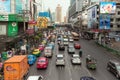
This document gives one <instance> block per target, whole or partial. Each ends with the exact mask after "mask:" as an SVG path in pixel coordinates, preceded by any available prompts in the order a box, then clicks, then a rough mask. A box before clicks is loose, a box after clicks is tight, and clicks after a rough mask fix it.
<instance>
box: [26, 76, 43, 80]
mask: <svg viewBox="0 0 120 80" xmlns="http://www.w3.org/2000/svg"><path fill="white" fill-rule="evenodd" d="M27 80H43V77H42V76H41V75H34V76H29V77H28V79H27Z"/></svg>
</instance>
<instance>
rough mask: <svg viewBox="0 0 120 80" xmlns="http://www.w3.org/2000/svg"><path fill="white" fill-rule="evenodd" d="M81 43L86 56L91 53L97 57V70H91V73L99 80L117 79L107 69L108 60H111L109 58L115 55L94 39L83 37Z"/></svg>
mask: <svg viewBox="0 0 120 80" xmlns="http://www.w3.org/2000/svg"><path fill="white" fill-rule="evenodd" d="M79 43H80V44H81V46H82V50H83V54H84V57H86V56H87V55H91V56H93V57H94V58H96V59H97V70H96V71H90V70H89V71H90V73H91V74H92V75H94V76H95V77H96V78H97V80H101V79H104V80H117V79H116V77H115V76H114V75H112V74H111V73H110V72H109V71H107V69H106V66H107V62H108V61H109V59H113V58H114V56H113V55H111V54H109V52H108V51H106V49H104V48H101V47H99V46H97V45H96V44H95V43H94V42H93V41H88V40H82V39H81V40H80V42H79ZM84 62H85V59H84Z"/></svg>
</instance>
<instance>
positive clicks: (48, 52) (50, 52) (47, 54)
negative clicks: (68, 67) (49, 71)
mask: <svg viewBox="0 0 120 80" xmlns="http://www.w3.org/2000/svg"><path fill="white" fill-rule="evenodd" d="M44 55H45V57H52V55H53V50H52V47H50V46H47V47H45V50H44Z"/></svg>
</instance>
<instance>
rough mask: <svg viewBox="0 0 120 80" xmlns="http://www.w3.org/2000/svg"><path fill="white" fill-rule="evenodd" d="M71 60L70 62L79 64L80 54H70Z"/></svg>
mask: <svg viewBox="0 0 120 80" xmlns="http://www.w3.org/2000/svg"><path fill="white" fill-rule="evenodd" d="M71 62H72V64H79V65H81V64H82V63H81V60H80V56H79V55H78V54H73V55H72V58H71Z"/></svg>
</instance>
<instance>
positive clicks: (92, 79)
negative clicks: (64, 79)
mask: <svg viewBox="0 0 120 80" xmlns="http://www.w3.org/2000/svg"><path fill="white" fill-rule="evenodd" d="M80 80H96V79H94V78H93V77H89V76H83V77H81V78H80Z"/></svg>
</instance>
